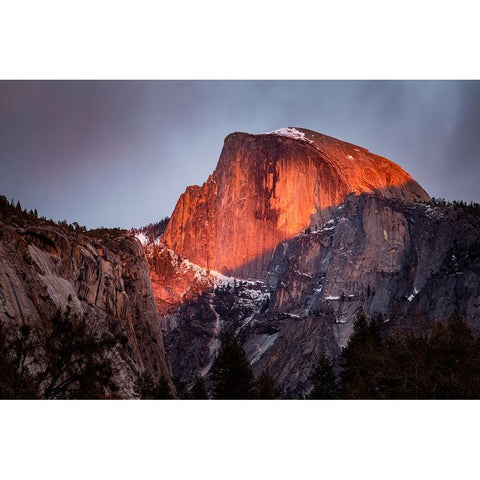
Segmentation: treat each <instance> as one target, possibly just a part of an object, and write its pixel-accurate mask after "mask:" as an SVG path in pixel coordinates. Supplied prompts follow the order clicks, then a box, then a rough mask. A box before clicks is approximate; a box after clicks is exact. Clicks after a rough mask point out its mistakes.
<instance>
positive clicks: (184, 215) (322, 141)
mask: <svg viewBox="0 0 480 480" xmlns="http://www.w3.org/2000/svg"><path fill="white" fill-rule="evenodd" d="M351 192H355V193H362V192H375V193H376V194H378V195H379V196H381V197H384V198H397V199H403V200H405V201H421V200H426V199H428V195H427V194H426V193H425V191H424V190H423V189H422V188H421V187H420V186H419V185H418V184H417V183H416V182H415V181H414V180H413V179H412V178H411V177H410V176H409V175H408V174H407V173H406V172H404V171H403V170H402V169H401V168H400V167H398V166H397V165H395V164H394V163H392V162H390V161H389V160H387V159H385V158H382V157H379V156H377V155H374V154H371V153H370V152H368V151H367V150H365V149H363V148H360V147H357V146H355V145H352V144H348V143H345V142H342V141H340V140H337V139H334V138H332V137H327V136H325V135H321V134H318V133H315V132H312V131H310V130H304V129H294V128H288V129H282V130H278V131H275V132H272V133H269V134H261V135H250V134H246V133H234V134H231V135H229V136H228V137H227V138H226V139H225V144H224V148H223V151H222V154H221V156H220V160H219V162H218V165H217V168H216V169H215V171H214V172H213V174H212V175H211V176H210V177H209V179H208V180H207V182H206V183H204V184H203V186H202V187H198V186H193V187H188V188H187V190H186V191H185V193H184V194H183V195H181V197H180V199H179V200H178V202H177V205H176V207H175V210H174V212H173V215H172V217H171V219H170V222H169V224H168V226H167V229H166V231H165V234H164V236H163V240H162V241H163V243H164V244H165V246H167V247H168V248H170V249H171V250H173V251H174V252H175V253H176V254H178V255H180V256H181V257H182V258H185V259H188V260H190V261H191V262H193V263H195V264H197V265H199V266H201V267H204V268H206V269H213V270H216V271H219V272H221V273H223V274H226V275H234V276H238V277H241V278H250V279H264V278H265V276H266V274H267V272H268V269H269V264H270V262H271V260H272V258H273V257H274V255H275V249H276V247H277V246H278V245H279V244H280V243H281V242H283V241H285V240H288V239H291V238H292V237H294V236H295V235H297V234H298V233H300V232H302V231H303V230H304V229H305V228H307V227H309V226H314V227H315V228H318V227H322V226H323V225H324V224H325V222H327V221H328V220H329V219H330V217H331V213H332V211H333V210H334V209H335V207H337V206H338V205H340V204H341V203H342V202H343V201H344V199H345V198H346V196H347V195H348V194H349V193H351Z"/></svg>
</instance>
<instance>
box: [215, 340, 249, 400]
mask: <svg viewBox="0 0 480 480" xmlns="http://www.w3.org/2000/svg"><path fill="white" fill-rule="evenodd" d="M221 342H222V343H221V346H220V351H219V353H218V357H217V358H216V360H215V362H214V364H213V367H212V376H211V378H212V382H213V395H214V398H217V399H250V398H255V377H254V376H253V372H252V368H251V367H250V363H249V362H248V359H247V356H246V355H245V352H244V350H243V348H242V347H241V346H240V344H239V343H238V341H237V339H236V338H235V336H234V335H232V334H231V333H226V334H224V335H223V337H222V340H221Z"/></svg>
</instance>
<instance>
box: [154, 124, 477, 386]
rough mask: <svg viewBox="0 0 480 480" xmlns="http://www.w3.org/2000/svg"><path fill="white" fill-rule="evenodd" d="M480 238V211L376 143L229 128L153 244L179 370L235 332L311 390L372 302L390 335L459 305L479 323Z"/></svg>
mask: <svg viewBox="0 0 480 480" xmlns="http://www.w3.org/2000/svg"><path fill="white" fill-rule="evenodd" d="M479 239H480V211H479V210H478V208H476V207H468V206H465V205H455V206H453V205H450V206H449V205H442V204H435V203H432V202H431V201H430V199H429V197H428V195H427V194H426V193H425V191H424V190H423V189H422V188H421V187H420V186H419V185H418V184H417V183H416V182H415V181H414V180H413V179H412V178H411V177H410V176H409V175H408V174H407V173H405V172H404V171H403V170H402V169H401V168H400V167H398V166H397V165H395V164H393V163H392V162H390V161H389V160H386V159H384V158H381V157H378V156H376V155H373V154H371V153H369V152H368V151H367V150H365V149H363V148H360V147H357V146H354V145H351V144H347V143H345V142H341V141H339V140H336V139H333V138H331V137H326V136H324V135H321V134H317V133H315V132H311V131H308V130H300V129H283V130H281V131H279V132H272V133H271V134H264V135H248V134H243V133H237V134H232V135H229V136H228V137H227V138H226V140H225V145H224V149H223V151H222V154H221V157H220V161H219V163H218V166H217V168H216V170H215V172H214V173H213V174H212V175H211V176H210V177H209V179H208V181H207V182H206V183H205V184H204V185H203V186H202V187H189V188H188V189H187V191H186V192H185V194H184V195H182V196H181V198H180V199H179V201H178V203H177V206H176V208H175V211H174V213H173V215H172V217H171V220H170V223H169V224H168V226H167V229H166V231H165V235H164V237H163V238H162V240H161V241H162V242H163V244H159V245H157V246H156V247H155V248H156V249H157V250H156V253H152V252H153V250H152V247H151V246H149V247H147V250H148V249H150V250H149V252H150V256H149V259H150V263H151V270H152V277H155V278H154V283H155V281H156V282H157V283H158V284H157V289H156V297H157V303H158V305H159V306H160V308H161V309H162V313H163V315H162V319H163V321H164V325H165V328H166V344H167V346H168V351H169V354H170V358H171V359H172V366H173V373H174V376H175V377H176V378H177V379H178V380H182V381H184V382H187V384H188V383H189V382H191V381H192V379H193V376H194V375H195V374H201V375H206V374H207V373H208V371H209V368H210V366H211V364H212V362H213V360H214V358H215V355H216V349H217V348H218V338H219V334H220V333H221V332H222V331H226V330H229V331H233V332H234V333H236V335H237V336H238V338H239V339H240V340H241V342H242V344H243V347H244V348H245V350H246V352H247V355H248V357H249V360H250V362H251V364H252V366H253V368H254V371H255V373H256V374H258V373H260V371H262V370H263V369H267V370H268V371H269V372H270V373H271V374H272V375H273V377H274V378H275V380H276V382H277V383H278V385H279V386H280V388H281V391H282V394H283V395H284V396H298V395H302V394H306V393H308V391H309V389H310V388H311V385H310V384H309V380H308V378H309V375H310V372H311V369H312V366H313V365H314V363H315V361H316V359H317V358H318V356H319V354H320V353H321V352H325V353H327V354H328V355H329V356H331V357H332V358H338V356H339V354H340V352H341V348H342V347H343V346H345V345H346V343H347V341H348V338H349V336H350V334H351V332H352V327H353V320H354V318H355V316H356V314H357V312H358V311H359V310H360V309H363V310H364V311H365V312H366V313H367V315H368V316H369V317H375V318H377V319H378V320H379V321H380V322H381V324H382V325H383V329H384V330H385V331H387V330H394V329H400V330H402V331H405V329H421V328H424V327H425V325H427V324H429V323H431V322H432V321H437V320H444V319H446V318H448V317H449V316H450V315H451V314H452V313H453V312H454V311H455V310H457V311H458V312H459V313H460V314H461V315H462V316H464V317H465V318H466V319H467V321H468V322H469V323H470V324H471V325H472V326H473V328H474V329H475V330H477V331H478V330H480V324H479V323H478V320H477V319H478V317H479V313H480V293H479V292H480V240H479ZM187 259H188V260H187ZM187 267H188V268H187ZM216 271H219V272H222V273H223V274H227V275H230V276H231V278H230V279H229V280H228V282H227V284H229V285H231V286H230V287H228V288H227V287H226V286H225V279H224V277H222V276H221V275H220V274H219V273H218V272H216ZM222 278H223V280H222ZM246 279H257V282H256V287H255V289H256V290H257V291H258V292H261V295H253V296H252V295H251V284H249V283H248V282H245V280H246ZM222 282H223V284H222ZM165 289H168V292H169V295H166V294H165ZM245 297H249V298H250V300H251V301H250V303H247V305H248V308H244V307H245V303H243V301H242V298H245ZM240 307H242V308H240Z"/></svg>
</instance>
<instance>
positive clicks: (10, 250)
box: [0, 216, 171, 397]
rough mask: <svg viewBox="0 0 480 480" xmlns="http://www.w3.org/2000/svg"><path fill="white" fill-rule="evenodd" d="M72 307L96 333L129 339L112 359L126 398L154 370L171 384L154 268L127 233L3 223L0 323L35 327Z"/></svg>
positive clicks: (0, 221) (34, 221)
mask: <svg viewBox="0 0 480 480" xmlns="http://www.w3.org/2000/svg"><path fill="white" fill-rule="evenodd" d="M67 305H69V306H70V308H71V309H72V311H73V312H74V313H75V314H77V315H79V316H81V315H84V314H86V315H88V318H91V319H94V321H95V325H96V327H98V329H101V330H102V331H110V332H112V333H119V332H124V333H125V334H126V336H127V338H128V343H127V345H126V346H125V347H122V348H120V347H119V348H118V349H117V350H116V351H115V352H113V354H114V357H113V358H114V363H115V365H116V367H117V371H118V372H117V373H118V376H119V378H118V380H119V383H120V385H121V386H122V387H123V389H122V391H121V392H120V393H121V395H123V396H125V397H131V396H132V395H133V389H132V387H133V384H134V382H135V380H136V376H137V375H138V374H139V373H141V372H143V371H144V370H146V371H148V372H149V373H150V374H151V375H152V376H153V377H154V378H157V379H158V378H160V377H161V376H164V377H166V378H167V379H170V377H171V367H170V364H169V361H168V358H167V356H166V354H165V350H164V346H163V335H162V330H161V326H160V319H159V315H158V312H157V309H156V305H155V301H154V297H153V291H152V285H151V282H150V278H149V268H148V263H147V261H146V258H145V253H144V251H143V249H142V247H141V245H140V243H139V242H138V241H137V240H136V239H135V238H134V237H133V235H131V234H128V233H126V232H120V233H118V232H117V233H113V234H111V233H108V234H107V233H106V232H103V233H102V232H99V233H98V235H94V234H92V235H88V236H87V235H84V234H81V233H76V232H73V231H72V230H69V229H66V228H61V227H58V226H56V225H53V224H51V223H48V222H43V221H41V220H38V219H33V218H29V219H28V220H23V221H22V225H21V226H18V225H16V224H15V223H13V222H10V221H9V219H2V218H1V216H0V320H1V321H2V322H10V323H11V322H15V323H16V324H18V325H21V324H22V323H27V324H35V323H37V322H39V321H40V319H41V318H43V319H49V318H51V317H53V315H54V313H55V311H56V310H57V309H61V310H65V309H66V307H67Z"/></svg>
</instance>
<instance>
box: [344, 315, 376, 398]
mask: <svg viewBox="0 0 480 480" xmlns="http://www.w3.org/2000/svg"><path fill="white" fill-rule="evenodd" d="M342 358H343V366H342V375H341V387H342V391H343V395H344V396H346V397H347V398H376V396H377V395H378V394H379V390H378V388H377V387H378V385H377V383H378V381H379V377H380V376H381V371H380V370H379V369H380V366H381V363H382V362H383V344H382V340H381V337H380V332H379V328H378V324H377V322H375V321H373V320H372V321H371V322H370V323H368V321H367V317H366V316H365V313H364V312H363V310H362V309H360V310H359V312H358V313H357V316H356V318H355V321H354V324H353V332H352V335H351V336H350V338H349V340H348V343H347V346H346V347H345V348H344V349H343V351H342Z"/></svg>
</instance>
